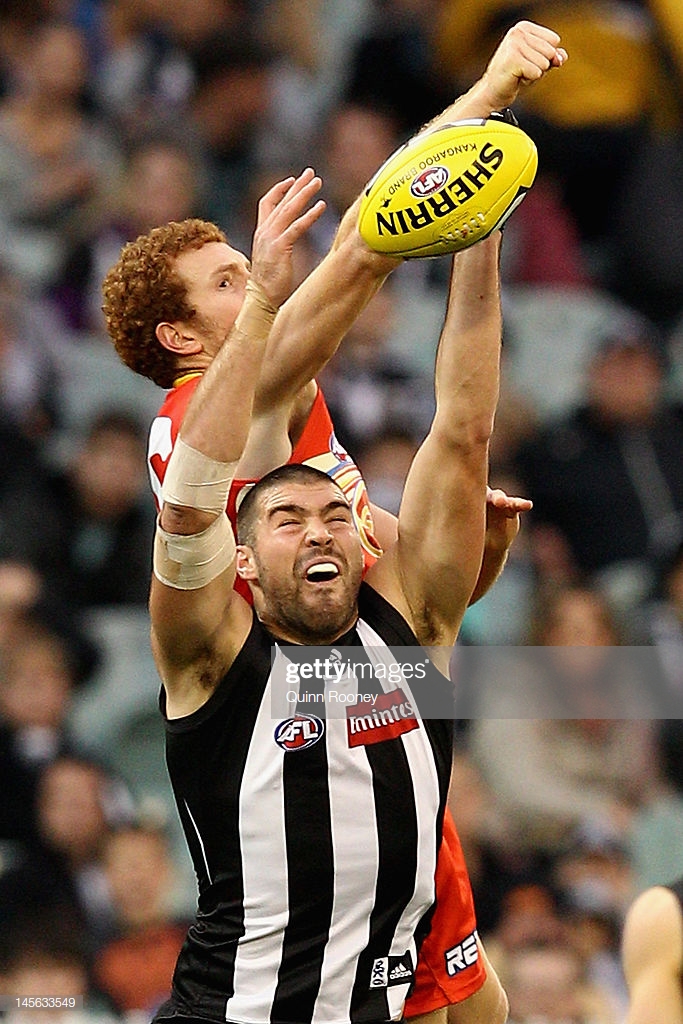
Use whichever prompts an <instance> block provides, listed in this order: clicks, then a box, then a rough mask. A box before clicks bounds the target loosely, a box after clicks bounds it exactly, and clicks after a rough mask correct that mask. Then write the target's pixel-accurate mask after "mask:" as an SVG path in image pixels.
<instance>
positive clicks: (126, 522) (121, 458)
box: [5, 410, 154, 610]
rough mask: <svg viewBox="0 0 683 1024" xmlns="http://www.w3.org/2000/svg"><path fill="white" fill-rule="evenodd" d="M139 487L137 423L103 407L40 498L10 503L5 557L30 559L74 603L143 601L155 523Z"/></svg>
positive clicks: (141, 447)
mask: <svg viewBox="0 0 683 1024" xmlns="http://www.w3.org/2000/svg"><path fill="white" fill-rule="evenodd" d="M146 488H147V477H146V465H145V436H144V430H143V428H142V425H141V424H140V423H139V422H138V420H137V419H136V418H135V417H133V416H131V415H130V414H129V413H126V412H122V411H117V410H113V411H104V412H102V414H101V415H100V416H98V417H97V418H96V419H95V421H94V422H93V423H92V424H91V425H90V426H89V428H88V430H87V433H86V434H85V436H84V438H83V440H82V442H81V444H80V446H79V447H78V449H77V450H76V452H75V453H74V454H73V455H72V456H71V458H70V460H69V462H68V465H67V466H66V468H65V469H64V470H59V471H57V472H55V473H53V474H52V475H51V477H50V479H49V480H48V482H47V486H46V487H45V488H44V490H43V494H42V496H41V497H40V498H39V500H38V501H36V502H34V503H32V504H30V505H25V504H22V503H20V504H19V506H18V507H16V508H14V514H13V515H12V516H11V519H12V526H11V535H9V536H7V538H6V539H5V548H6V556H7V557H14V558H15V559H23V560H25V561H27V562H28V563H29V564H31V565H33V566H34V567H35V568H36V569H38V571H39V572H40V573H41V574H42V575H43V577H44V579H45V581H46V584H47V586H48V587H49V588H50V592H51V593H52V595H53V596H54V598H55V599H57V598H61V599H62V600H63V601H64V602H65V603H66V605H67V606H68V607H70V608H72V609H74V610H76V609H83V608H90V607H95V606H102V605H121V604H136V605H144V604H145V602H146V601H147V593H148V589H149V567H150V565H151V550H152V547H151V546H152V534H153V529H154V516H153V510H152V509H150V508H149V503H148V502H147V501H146ZM9 533H10V529H9V527H8V534H9Z"/></svg>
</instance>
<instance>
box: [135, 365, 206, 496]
mask: <svg viewBox="0 0 683 1024" xmlns="http://www.w3.org/2000/svg"><path fill="white" fill-rule="evenodd" d="M200 379H201V374H191V375H189V376H188V377H187V378H186V379H185V380H184V381H183V383H181V384H177V385H176V386H175V387H173V388H171V390H170V391H169V392H168V393H167V395H166V397H165V398H164V401H163V402H162V405H161V408H160V409H159V412H158V413H157V415H156V416H155V418H154V419H153V420H152V425H151V427H150V430H149V438H148V442H147V469H148V471H149V482H150V486H151V488H152V495H153V497H154V503H155V505H156V508H157V512H158V511H159V510H160V508H161V485H162V484H163V482H164V477H165V475H166V467H167V466H168V460H169V459H170V458H171V452H172V451H173V446H174V444H175V442H176V438H177V436H178V432H179V430H180V425H181V423H182V422H183V417H184V416H185V411H186V409H187V406H188V404H189V402H190V399H191V398H192V395H193V394H194V392H195V390H196V388H197V385H198V384H199V381H200Z"/></svg>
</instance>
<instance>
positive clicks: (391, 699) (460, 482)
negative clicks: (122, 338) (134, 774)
mask: <svg viewBox="0 0 683 1024" xmlns="http://www.w3.org/2000/svg"><path fill="white" fill-rule="evenodd" d="M498 249H499V235H497V234H496V235H495V236H493V237H492V238H490V239H487V240H486V241H484V242H481V243H479V244H478V245H476V246H474V247H473V248H471V249H469V250H468V251H467V252H464V253H460V254H459V255H458V256H457V257H456V258H455V259H454V269H453V277H452V283H451V288H450V295H449V302H448V308H447V313H446V319H445V323H444V328H443V331H442V336H441V340H440V345H439V351H438V355H437V366H436V398H437V405H436V413H435V417H434V421H433V424H432V427H431V430H430V432H429V434H428V435H427V438H426V439H425V441H424V442H423V444H422V445H421V447H420V449H419V451H418V453H417V455H416V457H415V460H414V462H413V465H412V467H411V470H410V473H409V475H408V479H407V481H406V486H405V493H404V498H403V502H402V505H401V510H400V513H399V519H398V534H397V539H396V541H395V542H394V544H393V545H392V546H391V547H390V548H388V549H387V550H386V551H385V552H384V554H383V555H382V556H381V557H380V558H379V559H378V560H377V561H376V562H375V563H374V564H373V565H372V566H371V567H370V568H369V569H368V570H367V572H366V573H365V574H364V565H363V554H362V546H361V542H360V537H359V535H358V531H357V530H356V528H355V525H354V520H353V515H352V510H351V507H350V505H349V502H348V499H347V498H346V496H345V495H344V493H343V491H342V490H341V489H340V488H339V486H338V485H337V484H336V483H335V481H333V480H332V479H330V477H329V476H327V474H324V473H321V472H320V471H318V470H315V469H314V468H312V467H302V466H300V465H296V464H295V465H290V466H285V467H281V468H279V469H277V470H275V471H274V472H273V473H271V474H268V475H266V476H265V477H264V478H263V479H262V480H261V481H260V482H259V483H257V484H256V485H255V486H254V488H253V489H252V490H251V492H250V493H249V495H248V497H247V498H246V499H245V502H244V503H243V511H242V514H241V522H238V527H239V528H240V530H241V534H240V540H243V539H244V540H247V541H251V543H240V544H239V545H238V546H237V547H236V545H235V540H234V536H233V532H232V529H231V526H230V523H229V520H228V518H227V515H226V513H225V511H224V509H225V503H226V496H227V491H228V489H229V486H230V481H231V475H232V473H233V472H234V470H235V466H236V464H237V463H238V461H239V455H240V447H241V445H243V444H244V443H245V440H246V437H247V434H248V430H249V422H248V421H249V414H250V411H251V394H252V392H253V390H254V388H255V386H256V381H257V378H258V373H259V365H258V364H259V351H260V352H262V351H263V350H264V349H265V341H263V342H262V343H261V345H260V346H259V345H257V344H254V343H253V342H252V343H247V342H246V341H245V338H244V336H239V335H237V336H236V335H235V334H233V336H232V337H231V338H230V340H229V341H228V342H227V343H226V347H227V348H228V349H229V350H231V356H232V364H233V366H232V368H233V373H232V374H230V375H226V379H225V383H224V393H225V401H226V404H227V406H228V408H230V410H231V415H230V416H229V417H226V416H222V417H220V419H219V421H217V422H216V423H213V424H212V425H211V426H210V428H209V429H206V427H205V424H204V423H203V422H202V421H201V420H199V419H194V420H190V422H189V424H188V422H187V419H186V421H185V422H184V423H183V426H182V427H181V431H180V434H179V436H178V439H177V441H176V444H175V446H174V449H173V453H172V455H171V458H170V460H169V466H168V469H167V472H166V476H165V479H164V484H163V490H162V510H161V513H160V517H159V525H158V528H157V537H156V544H155V559H154V579H153V582H152V591H151V599H150V610H151V617H152V641H153V649H154V653H155V658H156V661H157V665H158V668H159V672H160V675H161V678H162V681H163V701H162V707H163V710H164V712H165V718H166V730H167V762H168V767H169V773H170V776H171V781H172V784H173V789H174V793H175V797H176V802H177V805H178V810H179V814H180V817H181V820H182V822H183V826H184V829H185V833H186V836H187V841H188V845H189V847H190V850H191V852H192V856H193V860H194V864H195V869H196V871H197V876H198V881H199V907H198V915H197V919H196V921H195V923H194V925H192V926H191V928H190V930H189V933H188V938H187V940H186V943H185V946H184V948H183V951H182V953H181V955H180V957H179V960H178V966H177V968H176V972H175V980H174V988H173V996H172V998H171V1001H170V1004H167V1005H166V1006H165V1007H163V1008H162V1009H161V1010H160V1011H159V1014H158V1019H159V1020H168V1019H176V1020H193V1021H194V1020H197V1019H198V1018H200V1017H203V1018H208V1019H209V1020H215V1021H225V1020H227V1021H250V1022H254V1021H259V1022H260V1021H263V1022H266V1021H274V1020H276V1021H292V1022H299V1024H301V1022H306V1021H313V1020H317V1019H319V1020H328V1021H341V1020H348V1021H361V1020H366V1021H388V1020H396V1019H399V1018H400V1016H401V1015H402V1013H403V1009H404V1003H405V999H406V996H407V993H408V991H409V989H410V986H411V984H412V982H413V979H414V972H415V964H416V961H417V952H418V949H419V946H420V944H421V942H422V940H423V938H424V935H425V933H426V931H427V929H428V927H429V924H430V920H431V916H432V913H433V908H434V898H435V881H434V880H435V871H436V860H437V851H438V849H439V844H440V840H441V828H442V821H443V814H444V810H445V800H446V795H447V790H448V782H449V777H450V767H451V755H452V744H453V735H452V733H453V723H452V720H449V719H444V718H434V719H430V718H429V717H427V716H426V715H423V714H421V713H420V710H419V701H420V700H421V697H417V696H416V694H415V692H414V691H415V687H414V686H413V688H412V689H411V684H410V682H409V678H410V675H409V673H407V674H404V676H403V679H402V682H401V685H399V686H396V685H395V684H394V683H393V682H390V683H388V684H386V685H385V684H383V683H380V684H379V685H378V686H377V687H375V689H374V690H372V687H371V690H370V691H369V692H371V693H372V695H373V696H374V699H375V701H379V707H380V709H381V710H382V712H384V715H385V716H386V717H383V716H382V715H380V714H379V713H378V715H377V718H376V720H375V721H376V730H377V731H372V732H371V733H370V734H368V733H366V731H365V729H366V726H358V728H355V727H354V725H353V723H352V719H354V718H355V717H357V718H362V717H363V716H364V714H365V712H366V710H367V709H366V707H365V706H364V699H363V698H364V696H365V694H361V691H360V684H358V681H357V680H356V684H357V686H358V692H356V693H355V694H352V695H351V697H352V699H351V700H350V702H349V703H348V705H347V709H346V714H347V717H346V718H343V719H342V718H334V717H330V715H329V714H328V715H327V717H326V720H325V721H323V720H322V719H321V718H320V717H318V716H317V715H314V716H311V715H310V714H308V710H307V705H306V703H305V702H306V700H307V696H306V691H303V692H302V688H299V689H298V691H297V693H298V697H297V701H298V702H297V705H296V708H292V709H287V708H285V711H284V712H282V711H280V712H278V710H277V703H278V699H279V696H280V694H279V691H278V675H277V669H276V666H277V664H278V659H279V658H280V657H281V655H282V657H283V658H284V660H285V663H287V664H288V663H290V662H289V661H288V659H291V654H289V655H288V653H287V645H296V646H297V648H298V649H299V650H301V645H304V646H306V645H311V644H312V645H316V646H318V645H329V644H334V645H335V648H338V647H341V648H346V647H349V648H352V649H353V650H354V651H355V652H356V653H357V654H358V656H359V657H360V659H361V660H363V659H365V658H369V659H370V661H372V660H373V659H374V658H379V659H387V658H392V659H396V658H397V657H399V655H398V654H397V651H400V650H401V649H403V648H405V647H408V648H417V647H420V646H422V647H428V648H429V651H430V657H431V669H428V670H427V671H428V674H429V672H430V671H431V673H432V674H431V676H430V689H431V690H432V691H434V690H438V689H439V682H438V680H439V678H441V677H442V676H447V673H448V662H449V654H450V647H451V645H452V644H453V643H454V641H455V637H456V634H457V630H458V627H459V624H460V621H461V619H462V615H463V613H464V611H465V608H466V607H467V603H468V600H469V596H470V594H471V592H472V589H473V587H474V584H475V582H476V579H477V575H478V572H479V567H480V563H481V555H482V551H483V543H484V533H485V493H486V476H487V469H488V441H489V437H490V433H491V430H492V427H493V415H494V411H495V406H496V402H497V395H498V373H499V370H498V367H499V354H500V336H501V322H500V302H499V286H498ZM236 573H237V574H238V575H239V576H240V577H241V579H242V580H244V581H246V582H247V583H248V585H249V587H250V589H251V592H252V597H253V608H252V606H251V605H250V604H249V603H248V602H246V601H245V600H244V599H243V598H242V596H241V595H240V594H238V593H237V592H236V590H235V588H234V586H233V584H234V578H235V574H236ZM274 650H275V651H277V652H281V654H280V653H278V654H277V658H276V660H275V663H274V664H273V663H272V661H271V656H272V652H273V651H274ZM407 653H408V652H406V655H407ZM304 656H305V655H304ZM292 664H296V658H295V661H294V662H292ZM287 679H288V680H289V673H287ZM293 685H294V684H292V683H290V682H288V686H289V687H290V688H291V686H293ZM287 699H289V698H287ZM315 708H316V710H317V709H318V704H316V705H315ZM374 728H375V726H373V730H374ZM474 941H475V942H476V937H475V940H474ZM471 998H472V1000H474V1001H477V1000H478V1004H479V1008H480V1011H483V1009H484V1008H485V1009H486V1011H487V1013H488V1019H490V1020H491V1021H497V1022H500V1021H502V1020H503V1019H504V1017H505V1013H506V1000H505V996H504V993H503V991H502V989H501V987H500V983H499V982H498V980H497V978H496V975H495V973H494V972H493V970H492V969H491V968H490V966H489V968H488V970H487V977H486V981H485V983H484V986H483V987H482V988H481V989H480V990H479V991H478V992H477V993H476V994H475V995H473V996H472V997H471ZM482 1000H485V1001H484V1004H483V1005H482ZM467 1002H469V1000H466V1001H465V1003H463V1004H461V1008H462V1007H465V1006H466V1003H467ZM476 1006H477V1002H474V1003H472V1004H471V1011H472V1012H473V1013H474V1012H476ZM461 1012H464V1010H461ZM461 1019H467V1017H462V1018H461ZM470 1019H472V1020H476V1019H477V1017H476V1016H471V1017H470Z"/></svg>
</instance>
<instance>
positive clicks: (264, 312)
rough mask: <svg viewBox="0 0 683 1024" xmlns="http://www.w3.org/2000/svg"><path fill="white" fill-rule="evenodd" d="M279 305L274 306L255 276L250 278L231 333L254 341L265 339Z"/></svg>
mask: <svg viewBox="0 0 683 1024" xmlns="http://www.w3.org/2000/svg"><path fill="white" fill-rule="evenodd" d="M276 316H277V307H276V306H273V305H272V303H271V301H270V299H269V298H268V296H267V295H266V293H265V291H264V290H263V288H262V287H261V285H260V284H258V283H257V282H256V281H254V280H253V278H249V280H248V281H247V285H246V290H245V294H244V302H243V303H242V306H241V309H240V311H239V313H238V314H237V319H236V320H235V323H234V325H233V328H232V332H231V334H232V335H234V334H235V333H237V334H239V335H241V336H242V337H244V338H249V339H253V340H254V341H265V340H266V339H267V338H268V335H269V334H270V329H271V327H272V326H273V322H274V320H275V317H276Z"/></svg>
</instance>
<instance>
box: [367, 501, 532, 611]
mask: <svg viewBox="0 0 683 1024" xmlns="http://www.w3.org/2000/svg"><path fill="white" fill-rule="evenodd" d="M531 508H532V502H531V501H529V499H528V498H517V497H513V496H511V495H509V494H506V493H505V491H502V490H501V489H500V488H499V487H496V488H495V489H492V488H491V487H487V488H486V534H485V537H484V554H483V557H482V562H481V567H480V569H479V576H478V577H477V582H476V583H475V585H474V590H473V591H472V594H471V595H470V600H469V603H470V604H475V603H476V602H477V601H479V600H481V598H482V597H483V596H484V594H486V593H488V591H489V590H490V589H491V587H492V586H493V584H494V583H495V582H496V580H497V579H498V577H499V576H500V574H501V573H502V571H503V569H504V568H505V563H506V562H507V558H508V554H509V553H510V548H511V547H512V544H513V541H514V539H515V537H516V536H517V534H518V533H519V527H520V516H521V514H522V512H528V511H529V510H530V509H531ZM371 510H372V521H373V523H374V525H375V537H376V538H377V540H378V541H379V543H380V546H381V548H382V550H383V551H386V550H387V548H390V547H391V545H392V544H393V543H394V541H395V540H396V537H397V535H398V534H397V522H398V520H397V518H396V516H395V515H392V513H391V512H387V511H386V510H385V509H383V508H380V507H379V506H378V505H371Z"/></svg>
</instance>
